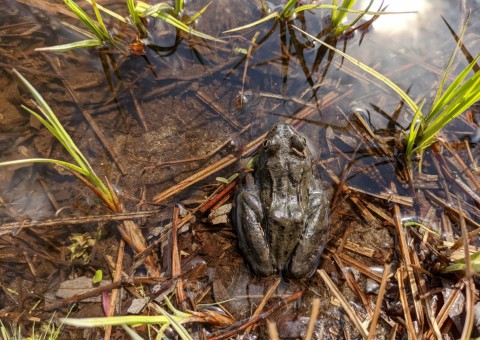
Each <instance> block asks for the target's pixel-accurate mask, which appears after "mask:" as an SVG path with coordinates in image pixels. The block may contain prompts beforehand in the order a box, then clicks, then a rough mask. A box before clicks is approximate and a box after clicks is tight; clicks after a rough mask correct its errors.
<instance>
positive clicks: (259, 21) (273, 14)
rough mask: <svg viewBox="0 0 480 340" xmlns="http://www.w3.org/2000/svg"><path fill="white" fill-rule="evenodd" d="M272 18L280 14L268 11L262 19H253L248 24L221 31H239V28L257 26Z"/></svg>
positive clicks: (278, 16)
mask: <svg viewBox="0 0 480 340" xmlns="http://www.w3.org/2000/svg"><path fill="white" fill-rule="evenodd" d="M274 18H280V15H279V14H278V12H273V13H270V14H269V15H267V16H266V17H263V18H262V19H260V20H257V21H254V22H252V23H250V24H247V25H243V26H240V27H235V28H232V29H230V30H228V31H224V32H223V33H231V32H237V31H241V30H244V29H247V28H251V27H254V26H257V25H260V24H261V23H264V22H266V21H268V20H270V19H274Z"/></svg>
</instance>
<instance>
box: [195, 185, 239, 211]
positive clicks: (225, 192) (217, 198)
mask: <svg viewBox="0 0 480 340" xmlns="http://www.w3.org/2000/svg"><path fill="white" fill-rule="evenodd" d="M237 182H238V181H237V180H234V181H232V182H231V183H230V184H228V185H227V186H226V187H225V188H223V189H222V190H221V191H220V192H219V193H217V194H216V195H215V197H213V198H212V199H211V200H209V201H208V202H207V203H205V204H204V205H202V206H201V207H200V209H199V211H200V212H201V213H202V214H204V213H206V212H207V211H209V210H210V208H212V207H213V206H215V205H216V204H217V203H218V202H220V201H221V200H222V199H223V198H224V197H225V196H227V195H228V194H229V193H230V192H231V191H232V190H233V187H235V185H237Z"/></svg>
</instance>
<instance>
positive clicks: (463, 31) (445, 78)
mask: <svg viewBox="0 0 480 340" xmlns="http://www.w3.org/2000/svg"><path fill="white" fill-rule="evenodd" d="M469 18H470V14H469V16H468V17H467V19H466V20H465V23H464V24H463V27H462V32H461V33H460V37H459V38H458V41H457V45H456V46H455V49H454V50H453V53H452V56H451V57H450V60H449V61H448V64H447V68H446V69H445V72H444V73H443V77H442V80H441V81H440V84H439V86H438V89H437V93H436V94H435V100H434V101H433V102H434V103H437V102H438V101H439V100H440V97H441V94H442V92H443V88H444V86H445V82H446V81H447V77H448V74H449V73H450V69H451V67H452V65H453V61H454V60H455V56H456V55H457V52H458V51H459V50H460V46H461V45H462V40H463V36H464V35H465V31H466V29H467V23H468V20H469ZM444 20H445V19H444ZM434 106H435V104H434Z"/></svg>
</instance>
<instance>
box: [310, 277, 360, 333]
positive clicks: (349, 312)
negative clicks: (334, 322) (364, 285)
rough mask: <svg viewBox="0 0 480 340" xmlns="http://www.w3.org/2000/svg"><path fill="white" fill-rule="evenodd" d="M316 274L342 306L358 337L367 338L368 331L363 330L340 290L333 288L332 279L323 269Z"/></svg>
mask: <svg viewBox="0 0 480 340" xmlns="http://www.w3.org/2000/svg"><path fill="white" fill-rule="evenodd" d="M317 273H318V274H319V275H320V277H321V278H322V280H323V282H325V284H326V285H327V287H328V288H329V289H330V291H331V292H332V293H333V295H335V297H336V298H337V299H338V301H340V304H341V305H342V307H343V309H345V312H346V313H347V315H348V317H349V318H350V321H352V323H353V324H354V325H355V327H356V328H357V331H358V332H359V333H360V335H361V336H362V337H363V338H367V337H368V331H367V329H366V328H365V326H364V325H363V324H362V321H361V320H360V319H359V317H358V315H357V313H355V311H354V310H353V308H352V307H351V306H350V304H349V303H348V301H347V299H346V298H345V296H343V294H342V293H341V292H340V290H339V289H338V288H337V286H335V283H333V281H332V279H330V277H329V276H328V274H327V272H326V271H325V270H324V269H320V270H317Z"/></svg>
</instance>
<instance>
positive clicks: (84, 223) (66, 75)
mask: <svg viewBox="0 0 480 340" xmlns="http://www.w3.org/2000/svg"><path fill="white" fill-rule="evenodd" d="M17 1H18V4H20V3H23V0H22V1H21V0H17ZM372 3H373V2H370V3H369V4H368V6H367V7H366V8H365V9H362V10H358V9H357V10H355V9H353V7H352V6H354V4H355V1H347V0H345V1H343V2H342V3H341V4H339V3H338V2H337V1H333V4H331V5H318V4H303V5H301V6H299V4H298V1H287V2H286V4H285V5H283V7H281V8H278V9H275V10H273V11H270V13H269V14H268V13H267V12H268V11H267V9H268V8H267V7H268V4H266V3H264V2H261V1H260V2H259V9H258V11H259V15H261V16H262V19H260V20H251V21H250V22H247V23H245V22H243V21H242V20H243V19H244V18H236V17H235V18H232V19H231V20H232V21H233V24H232V22H229V24H232V25H230V27H222V26H223V24H222V23H218V22H213V21H212V22H210V23H209V24H205V25H204V26H202V27H201V29H199V28H197V27H195V29H194V30H193V29H192V28H191V27H190V26H189V25H194V24H195V21H196V20H197V19H199V18H202V17H203V16H207V15H208V13H209V11H213V12H214V13H213V14H212V15H213V17H215V11H217V12H218V11H220V12H221V11H222V10H224V11H225V8H219V7H218V4H212V5H209V4H198V5H199V6H200V5H201V6H200V8H192V9H190V11H191V12H189V11H188V10H187V9H186V8H185V7H188V6H189V4H187V5H185V4H184V2H183V1H182V0H177V1H175V3H174V4H173V5H170V4H167V3H160V4H157V5H153V6H152V5H149V4H147V3H144V2H134V1H133V0H128V1H126V3H125V4H124V3H121V4H116V5H117V6H118V7H115V4H113V5H111V7H112V8H111V9H110V6H108V7H109V9H106V8H105V7H107V4H104V5H105V7H103V6H102V5H101V4H100V3H97V2H96V1H94V0H90V1H87V3H85V2H82V3H80V2H78V3H77V2H75V1H72V0H68V1H65V4H66V6H67V7H68V10H67V7H64V6H63V4H59V3H56V2H48V1H46V0H36V1H29V2H28V4H27V5H25V6H21V7H19V8H21V9H13V7H9V6H7V5H4V6H5V7H6V8H5V13H6V14H5V15H8V16H9V21H8V22H9V23H8V24H6V25H5V26H3V27H0V33H1V36H2V37H3V36H5V37H6V38H8V39H10V40H8V41H7V46H8V47H9V48H6V47H4V46H3V45H1V46H0V66H1V69H0V72H1V73H2V76H3V77H5V78H6V79H7V78H8V84H10V85H8V84H7V83H5V84H2V85H3V86H4V88H5V89H6V90H5V95H4V97H3V100H4V107H3V108H2V112H3V111H5V112H4V113H2V115H4V116H5V117H9V118H8V124H7V119H6V118H5V120H4V121H5V123H2V125H1V126H0V128H1V129H2V131H3V132H5V137H2V140H4V141H5V145H6V144H8V145H9V146H10V145H13V146H14V147H13V148H10V147H8V148H7V147H2V148H1V149H0V152H1V154H2V160H5V161H4V162H3V163H2V164H1V165H3V166H13V167H15V168H13V169H14V170H5V169H7V168H6V167H2V168H1V169H2V172H1V173H0V176H1V178H0V182H1V183H3V184H2V187H1V191H0V213H1V215H0V218H1V221H2V224H1V226H0V276H1V277H2V279H1V280H0V288H1V291H0V301H2V302H1V303H0V318H1V321H2V323H0V334H2V336H3V337H4V338H11V337H16V338H21V337H22V336H27V334H28V335H29V336H31V337H32V338H35V339H36V338H57V337H59V336H61V335H62V333H63V334H66V335H65V336H68V335H70V336H78V335H79V334H81V335H82V336H83V337H90V338H94V337H95V336H98V335H99V334H101V336H103V337H104V338H105V339H109V338H110V337H111V336H114V337H115V336H116V337H120V336H124V335H125V334H128V335H129V336H131V337H132V338H145V337H148V338H156V337H161V336H162V335H163V336H166V337H172V338H173V337H180V338H182V339H191V338H209V339H226V338H231V337H234V336H236V335H238V334H248V333H251V334H257V335H259V336H260V337H266V336H267V335H268V336H270V337H271V338H275V336H280V337H292V338H298V337H305V338H306V339H311V338H325V339H337V338H367V339H375V338H386V337H388V338H392V339H393V338H404V337H407V336H408V337H409V338H427V339H435V338H442V337H443V336H449V337H452V338H462V339H468V338H473V337H476V336H480V329H479V328H478V326H477V324H476V321H475V320H477V319H478V318H479V317H480V314H478V313H479V312H478V311H477V310H478V306H480V305H479V304H478V291H477V288H478V284H477V281H478V280H477V277H476V275H477V273H478V270H479V269H478V268H479V267H478V258H479V256H478V255H479V249H478V248H477V247H476V246H477V243H478V233H479V231H480V225H479V220H480V212H479V209H478V205H479V204H480V197H479V196H478V192H480V180H479V177H478V164H477V162H478V161H477V159H478V152H479V150H478V146H477V145H478V142H479V137H478V135H479V133H480V132H479V125H478V123H479V118H478V115H479V112H478V107H476V106H475V103H476V102H477V101H478V99H479V98H480V86H478V82H479V81H480V78H479V77H480V76H479V73H478V65H477V61H478V56H477V57H475V56H472V55H471V54H470V52H469V51H468V50H469V49H468V45H469V41H468V37H469V36H468V26H467V24H466V22H467V21H468V20H467V18H468V17H469V15H467V12H466V11H464V12H463V14H464V18H463V19H464V20H462V25H460V26H459V27H460V30H457V31H459V32H458V35H457V34H456V33H455V32H456V30H455V29H453V28H452V27H451V26H450V25H449V24H448V22H447V20H445V22H446V23H447V25H448V28H449V30H450V31H451V32H452V35H451V36H449V39H451V41H454V40H456V45H457V48H456V49H455V52H454V53H453V56H452V50H448V51H447V50H446V49H445V50H444V51H443V55H441V56H440V58H443V63H441V62H440V63H439V64H442V65H444V68H443V69H441V68H439V67H436V66H433V65H429V64H427V63H426V62H425V61H422V60H419V59H413V61H411V62H408V63H407V64H405V65H404V66H402V67H403V68H402V69H400V70H393V71H392V72H391V73H390V75H389V77H391V76H395V74H396V73H398V72H401V71H403V70H404V69H408V68H413V67H418V68H421V69H422V71H423V72H429V73H431V74H433V75H434V78H435V81H432V82H431V83H430V84H429V87H428V88H427V89H426V90H423V91H424V92H422V93H412V91H411V88H409V89H406V88H405V87H403V86H400V85H396V83H395V81H393V80H391V79H390V78H389V77H388V78H387V77H386V76H384V75H382V73H381V72H379V71H375V69H376V67H372V66H367V65H366V64H363V63H360V62H359V61H358V60H357V59H354V58H353V57H351V56H350V55H349V54H348V53H346V52H343V51H342V49H341V48H340V46H341V45H343V46H346V45H348V44H349V43H350V42H351V41H355V42H357V41H359V42H361V41H364V40H365V39H368V30H369V28H370V27H371V25H372V23H373V22H374V21H375V20H377V19H378V17H379V16H380V15H384V14H385V13H386V10H387V8H386V6H383V4H382V5H381V6H380V7H379V8H378V9H377V10H376V11H372V10H371V7H372ZM18 4H17V5H18ZM461 5H462V8H463V9H467V8H469V6H470V5H471V4H470V3H469V2H467V1H462V3H461ZM192 6H194V5H192ZM59 11H60V12H61V16H62V18H63V17H64V16H69V17H70V18H75V17H78V18H79V19H80V20H81V22H82V24H83V25H86V26H87V27H88V28H89V30H90V31H89V32H86V31H83V28H81V29H80V31H81V32H82V34H83V35H86V36H88V39H87V40H82V41H80V42H76V43H72V42H71V40H68V39H67V40H68V42H65V41H62V40H65V39H64V38H63V37H62V38H59V39H58V40H59V41H56V39H54V41H51V40H48V43H47V38H46V37H45V35H44V33H43V32H42V30H43V29H44V27H50V28H51V27H57V25H58V24H59V23H58V22H56V19H54V18H55V16H58V15H59V14H58V12H59ZM122 11H123V12H122ZM322 11H325V12H322ZM25 12H26V13H28V14H27V15H25V14H24V13H25ZM327 12H328V15H322V14H320V13H327ZM38 13H47V14H48V15H50V16H52V18H53V19H52V18H50V19H48V20H50V21H48V20H47V19H45V18H43V19H41V20H44V21H48V23H46V22H42V23H41V24H36V23H35V24H33V22H32V21H30V20H29V19H28V18H29V16H30V15H32V14H35V15H39V14H38ZM119 13H122V14H119ZM189 13H190V14H189ZM311 13H315V14H311ZM346 13H350V14H352V15H353V18H352V19H348V20H347V21H345V17H346V15H347V14H346ZM105 14H107V15H108V17H109V18H112V19H111V20H107V19H105V18H104V16H105ZM390 14H392V13H390ZM390 14H389V15H390ZM224 15H225V16H226V15H227V14H226V11H225V12H224ZM308 15H316V16H315V17H314V18H315V20H314V21H313V22H314V23H312V20H311V18H310V20H309V19H308V17H307V16H308ZM366 15H371V17H370V18H369V19H368V20H363V19H364V18H363V17H364V16H366ZM15 16H16V17H15ZM39 16H40V17H41V15H39ZM317 16H318V17H317ZM210 18H211V17H210ZM156 19H159V20H161V21H162V22H165V23H166V24H165V25H164V26H161V28H162V30H165V32H166V33H163V31H162V32H160V33H159V32H158V30H157V31H156V30H155V28H152V27H153V25H154V24H152V20H156ZM72 22H73V21H72ZM153 22H155V23H156V25H158V22H157V21H153ZM76 23H77V24H78V21H77V22H76ZM307 23H308V24H307ZM299 24H301V25H302V27H299ZM62 25H66V26H69V27H71V26H72V24H71V23H65V22H63V23H62ZM74 25H75V24H74ZM78 25H79V26H80V24H78ZM269 25H270V26H269ZM212 26H213V27H219V28H218V30H217V31H214V30H212V29H211V28H212ZM208 29H210V31H208ZM169 30H170V31H169ZM204 30H205V31H204ZM203 32H205V33H203ZM222 32H223V33H222ZM356 33H357V37H355V34H356ZM32 34H33V36H34V37H36V38H35V39H37V40H35V39H29V40H27V42H22V43H19V42H18V41H23V40H21V39H23V38H24V37H30V36H32ZM359 36H360V37H359ZM172 37H173V39H171V38H172ZM69 38H70V37H69ZM162 39H166V41H169V40H168V39H171V41H169V42H170V43H171V45H169V46H167V44H166V43H165V44H164V43H163V40H162ZM355 39H356V40H355ZM158 41H162V43H159V42H158ZM8 44H11V45H8ZM23 44H26V46H25V45H23ZM454 45H455V43H454ZM48 46H54V47H48ZM80 47H82V48H87V47H90V48H92V50H81V52H79V51H80V50H78V48H80ZM34 50H36V51H37V52H33V51H34ZM265 50H267V51H268V52H265ZM12 51H13V52H12ZM25 51H27V52H25ZM67 51H70V52H68V53H70V54H65V55H62V54H53V53H52V52H62V53H65V52H67ZM311 51H313V52H311ZM40 52H41V53H40ZM334 52H335V53H334ZM347 52H348V51H347ZM77 53H78V54H77ZM82 53H86V54H82ZM90 53H91V54H90ZM261 53H263V54H261ZM309 53H310V55H309ZM471 53H473V54H475V53H478V52H476V51H475V52H474V51H472V52H471ZM92 55H94V56H95V57H96V58H97V57H98V59H99V60H100V62H99V65H100V66H99V67H96V66H95V67H93V68H90V66H88V65H86V61H88V60H89V59H90V58H91V56H92ZM177 55H178V56H177ZM232 55H233V57H232ZM258 55H262V57H261V58H258V59H257V58H256V56H258ZM186 56H190V57H191V56H195V58H196V59H195V60H196V63H194V62H191V60H189V59H188V57H186ZM265 60H266V61H265ZM346 60H348V61H350V62H352V63H353V64H354V65H356V66H352V65H351V64H348V63H347V62H346ZM409 60H412V59H409ZM427 61H431V60H427ZM140 62H141V64H140ZM65 65H70V66H69V67H71V65H77V67H78V69H76V70H75V72H72V69H71V68H70V69H65V68H64V67H65ZM139 65H140V66H139ZM265 65H266V66H265ZM97 66H98V65H97ZM160 66H161V67H160ZM357 66H360V68H358V67H357ZM377 66H378V65H377ZM263 67H268V69H267V70H268V72H266V71H265V69H264V68H263ZM332 69H335V70H340V71H341V72H342V74H343V75H344V76H340V77H338V78H333V77H332V76H331V75H330V73H329V72H331V70H332ZM12 70H13V71H12ZM47 70H48V71H47ZM425 70H426V71H425ZM252 74H255V76H256V77H259V79H260V80H259V81H258V82H255V81H254V80H253V79H254V76H253V75H252ZM265 74H266V76H265ZM292 74H294V75H298V74H300V75H301V76H300V77H298V78H296V77H295V76H292ZM383 74H384V73H383ZM372 76H373V77H372ZM329 77H332V78H329ZM392 78H393V77H392ZM79 79H82V82H81V83H80V81H79ZM99 79H100V80H99ZM298 79H300V80H298ZM19 80H20V81H19ZM17 84H18V85H21V86H20V88H22V89H25V88H26V89H27V90H28V91H24V90H21V92H20V91H19V90H18V87H17ZM40 88H42V89H40ZM359 88H367V89H369V90H368V91H367V92H368V94H367V95H363V97H364V98H365V100H366V102H368V103H369V104H370V105H365V106H358V105H357V106H354V107H349V105H345V104H344V103H345V102H347V101H349V98H351V96H352V95H353V94H355V93H359V90H358V89H359ZM372 88H374V89H375V90H374V91H372V90H371V89H372ZM377 89H378V90H377ZM391 89H393V91H394V92H396V94H397V95H396V96H395V95H394V96H392V95H391ZM100 90H101V91H100ZM104 92H105V93H104ZM20 93H22V95H20ZM432 93H433V95H432ZM24 94H25V96H23V95H24ZM93 94H95V95H93ZM30 95H31V96H32V97H33V98H34V101H33V104H32V102H30V101H29V100H27V99H26V98H27V96H28V98H29V97H30ZM60 97H61V98H62V99H59V98H60ZM179 98H180V99H181V100H179ZM385 98H387V99H385ZM420 98H426V99H425V100H423V101H422V100H421V99H420ZM430 98H431V99H430ZM62 101H64V102H67V103H68V105H63V106H62V105H59V104H58V103H59V102H62ZM12 103H15V104H17V105H16V106H15V105H12ZM374 103H375V104H374ZM20 104H22V105H23V106H24V108H25V109H26V110H27V112H28V114H31V115H33V118H31V117H30V116H28V115H27V114H24V113H22V112H21V111H19V110H18V108H19V107H20ZM31 107H34V109H32V108H31ZM346 107H348V109H345V108H346ZM125 108H127V109H125ZM165 108H170V109H169V110H166V109H165ZM387 108H392V110H391V112H390V111H387ZM126 111H128V112H126ZM166 111H168V112H166ZM267 113H270V115H268V114H267ZM79 114H80V117H81V118H79ZM2 117H3V116H2ZM34 118H35V119H34ZM213 118H215V120H213ZM379 119H380V120H381V119H384V120H386V121H387V123H386V124H383V125H382V128H378V125H379V123H378V122H379ZM454 119H455V120H454ZM275 120H281V121H283V122H286V123H289V124H292V125H294V126H295V127H296V128H298V129H299V130H302V132H304V134H305V135H308V136H309V137H310V139H311V143H312V144H313V145H314V149H315V150H316V151H317V162H316V166H317V168H318V170H319V172H321V173H322V174H323V180H324V183H325V186H326V187H329V194H330V197H331V210H332V214H331V224H332V228H333V233H332V239H331V240H330V242H329V245H328V247H327V250H326V251H325V253H324V255H323V261H322V264H321V266H320V268H319V270H318V272H317V273H316V274H315V276H314V277H313V278H311V279H308V280H303V281H299V282H284V281H282V280H281V279H280V278H275V277H270V278H268V279H259V278H254V277H253V276H252V275H251V274H250V273H249V272H248V270H247V268H246V266H245V264H244V262H243V260H242V258H241V256H240V255H239V253H238V251H237V249H236V240H235V235H234V233H233V231H232V229H231V226H230V222H229V221H228V214H229V212H228V204H229V202H231V198H232V196H233V195H234V193H235V185H236V183H237V181H238V178H239V175H240V176H241V173H242V172H244V171H251V162H249V160H251V157H252V156H253V155H254V152H255V150H256V148H257V147H258V146H259V145H261V143H262V142H263V138H264V136H265V135H264V134H262V133H264V132H266V131H267V130H268V127H269V126H270V122H271V121H275ZM38 121H40V123H41V124H38ZM42 125H43V127H42ZM252 126H255V129H253V128H252ZM44 127H46V128H47V130H48V131H49V133H50V134H48V133H43V132H42V131H44V130H45V129H44ZM319 127H320V128H319ZM53 137H55V138H56V139H57V140H58V141H59V142H60V145H58V143H57V142H55V141H53ZM239 141H240V142H239ZM232 145H233V146H232ZM26 146H28V147H30V149H28V148H26ZM25 149H26V150H27V151H25ZM28 150H30V151H28ZM33 150H34V151H33ZM65 150H67V153H68V154H66V153H65V152H64V151H65ZM80 150H82V151H80ZM83 150H85V151H83ZM38 154H39V155H38ZM21 155H25V157H21ZM185 155H188V156H185ZM420 156H421V157H420ZM67 157H70V158H71V159H72V160H73V162H72V161H63V159H67ZM21 158H23V159H21ZM31 163H38V164H36V165H34V166H33V167H32V166H30V164H31ZM44 163H49V164H55V166H54V167H48V168H47V167H44V166H42V164H44ZM27 164H28V166H26V165H27ZM65 169H66V170H67V171H65ZM94 169H95V170H94ZM39 174H40V175H41V176H40V175H39ZM72 174H73V175H74V176H71V175H72ZM97 174H98V175H97ZM215 177H217V179H215ZM75 178H76V179H79V180H80V181H79V182H77V181H73V180H72V179H75ZM38 192H40V194H38ZM30 196H31V197H30ZM118 231H119V233H118ZM126 244H127V245H128V246H127V247H126V246H125V245H126ZM305 320H307V321H308V322H307V321H305ZM100 326H103V327H100ZM113 326H122V327H114V328H112V327H113ZM83 327H91V328H89V330H87V331H85V333H83V332H84V331H83ZM275 334H277V335H275Z"/></svg>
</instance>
